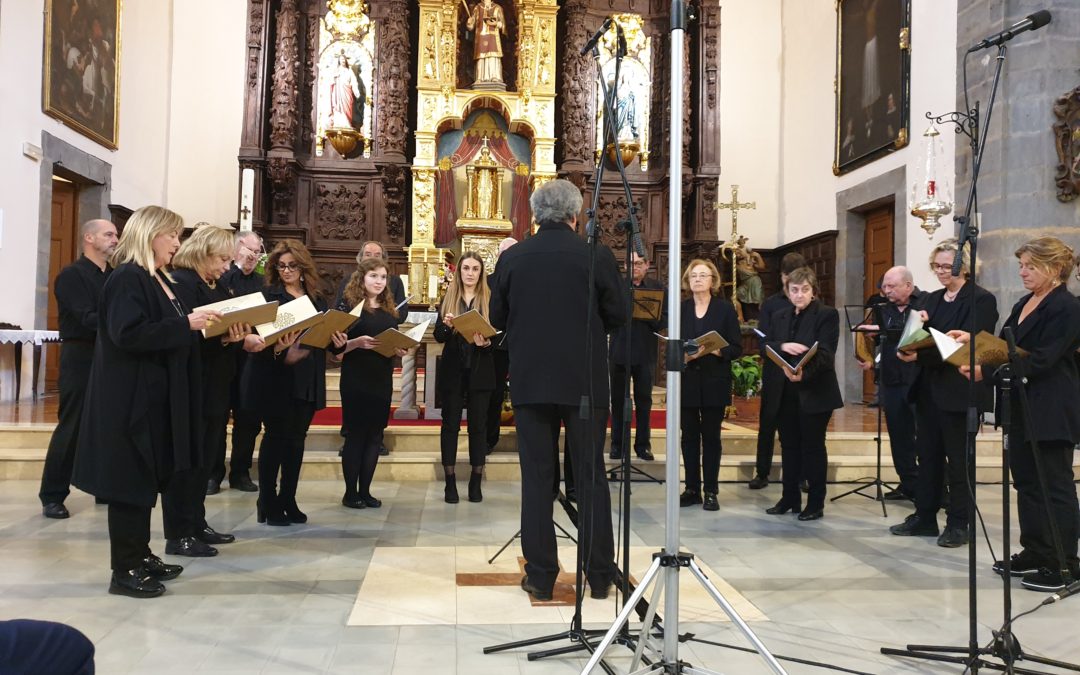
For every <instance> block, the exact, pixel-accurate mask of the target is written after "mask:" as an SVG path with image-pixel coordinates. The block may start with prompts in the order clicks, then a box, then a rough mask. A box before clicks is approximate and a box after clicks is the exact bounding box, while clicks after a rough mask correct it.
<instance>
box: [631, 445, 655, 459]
mask: <svg viewBox="0 0 1080 675" xmlns="http://www.w3.org/2000/svg"><path fill="white" fill-rule="evenodd" d="M634 452H635V453H636V454H637V456H638V458H639V459H643V460H645V461H646V462H651V461H653V460H654V459H656V457H654V456H653V454H652V450H650V449H649V448H642V449H640V450H635V451H634Z"/></svg>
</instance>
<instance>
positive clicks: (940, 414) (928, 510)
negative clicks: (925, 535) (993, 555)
mask: <svg viewBox="0 0 1080 675" xmlns="http://www.w3.org/2000/svg"><path fill="white" fill-rule="evenodd" d="M916 403H917V411H918V418H919V422H918V424H919V443H918V445H917V448H918V459H919V473H918V480H917V481H916V490H915V513H916V514H918V516H919V518H921V519H924V520H927V521H930V520H936V519H937V513H938V511H940V510H941V496H942V491H943V488H944V486H945V485H946V483H947V484H948V486H949V506H948V508H947V509H946V510H945V526H946V527H959V528H967V525H968V518H969V517H970V513H971V491H970V490H969V489H968V481H967V458H966V457H965V453H966V452H967V449H966V447H965V446H966V444H967V430H966V428H967V424H966V419H967V413H964V412H951V411H946V410H941V409H940V408H939V407H938V406H936V405H935V404H934V401H933V397H932V396H931V393H930V390H929V388H928V387H921V388H920V391H919V392H918V399H917V400H916Z"/></svg>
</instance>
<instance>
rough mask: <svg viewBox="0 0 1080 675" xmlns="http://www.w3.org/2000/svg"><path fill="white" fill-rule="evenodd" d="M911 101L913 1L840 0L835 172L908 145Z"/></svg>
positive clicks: (838, 8) (862, 163)
mask: <svg viewBox="0 0 1080 675" xmlns="http://www.w3.org/2000/svg"><path fill="white" fill-rule="evenodd" d="M910 104H911V0H837V3H836V152H835V155H834V159H833V173H834V174H836V175H840V174H843V173H847V172H848V171H851V170H853V169H856V168H858V167H860V166H863V165H865V164H869V163H870V162H872V161H874V160H876V159H879V158H881V157H883V156H884V155H887V154H889V153H890V152H894V151H896V150H899V149H900V148H902V147H904V146H906V145H907V144H908V136H909V133H910V131H909V128H908V127H909V119H910V111H909V107H910Z"/></svg>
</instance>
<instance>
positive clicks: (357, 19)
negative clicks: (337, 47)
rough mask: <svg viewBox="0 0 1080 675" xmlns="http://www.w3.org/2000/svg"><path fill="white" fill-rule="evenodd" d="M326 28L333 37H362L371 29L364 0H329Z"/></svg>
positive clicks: (338, 38)
mask: <svg viewBox="0 0 1080 675" xmlns="http://www.w3.org/2000/svg"><path fill="white" fill-rule="evenodd" d="M328 9H329V11H328V12H327V13H326V29H327V30H328V31H330V34H331V35H333V36H334V39H337V40H341V39H345V38H357V39H358V38H362V37H363V36H364V35H366V34H367V32H368V31H369V30H370V29H371V19H369V18H368V15H367V12H368V6H367V3H366V2H364V0H330V3H329V7H328Z"/></svg>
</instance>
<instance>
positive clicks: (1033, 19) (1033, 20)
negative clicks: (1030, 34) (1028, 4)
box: [968, 9, 1051, 54]
mask: <svg viewBox="0 0 1080 675" xmlns="http://www.w3.org/2000/svg"><path fill="white" fill-rule="evenodd" d="M1050 18H1051V17H1050V12H1048V11H1046V10H1045V9H1040V10H1039V11H1037V12H1035V13H1034V14H1029V15H1028V16H1027V17H1025V18H1024V20H1023V21H1017V22H1016V23H1014V24H1013V25H1011V26H1009V27H1008V28H1006V29H1005V30H1003V31H1001V32H1000V33H997V34H995V35H991V36H990V37H988V38H986V39H985V40H983V41H982V42H980V43H978V44H977V45H975V46H974V47H972V48H971V49H969V50H968V54H970V53H972V52H977V51H979V50H982V49H986V48H987V47H997V46H999V45H1003V44H1005V43H1006V42H1008V41H1009V40H1011V39H1013V38H1014V37H1016V36H1017V35H1019V34H1020V33H1023V32H1025V31H1029V30H1039V29H1040V28H1042V27H1043V26H1045V25H1046V24H1048V23H1050Z"/></svg>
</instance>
